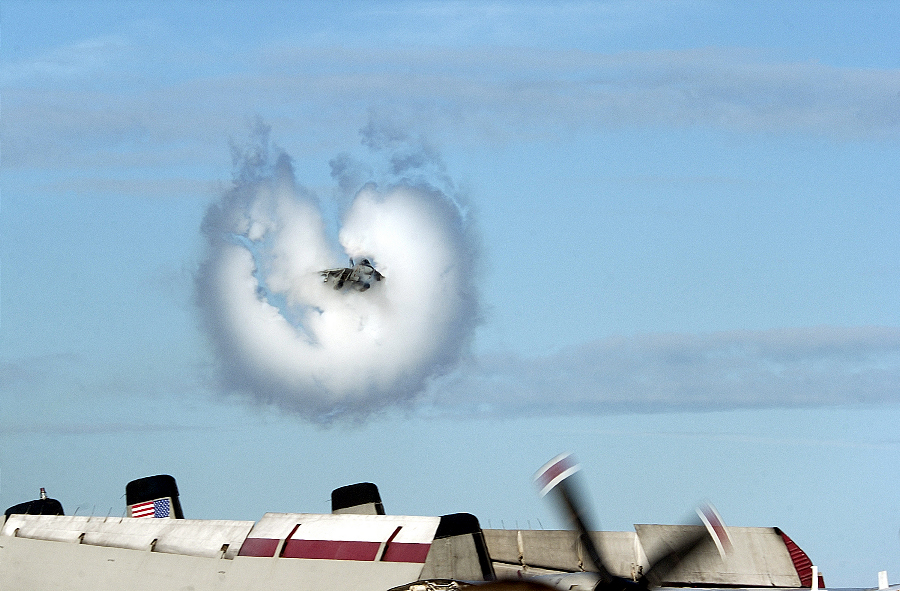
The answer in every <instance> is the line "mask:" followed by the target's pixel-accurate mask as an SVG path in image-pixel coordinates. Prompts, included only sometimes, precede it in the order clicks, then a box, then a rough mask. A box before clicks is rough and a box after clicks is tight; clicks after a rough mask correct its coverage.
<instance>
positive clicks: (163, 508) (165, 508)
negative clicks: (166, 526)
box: [131, 499, 172, 518]
mask: <svg viewBox="0 0 900 591" xmlns="http://www.w3.org/2000/svg"><path fill="white" fill-rule="evenodd" d="M171 510H172V504H171V502H170V501H169V499H156V500H155V501H147V502H144V503H135V504H134V505H132V506H131V516H132V517H157V518H163V517H169V515H170V513H171Z"/></svg>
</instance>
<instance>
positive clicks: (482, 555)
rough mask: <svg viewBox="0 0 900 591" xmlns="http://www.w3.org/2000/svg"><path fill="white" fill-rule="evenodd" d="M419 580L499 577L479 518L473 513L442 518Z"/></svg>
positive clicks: (464, 579) (490, 579)
mask: <svg viewBox="0 0 900 591" xmlns="http://www.w3.org/2000/svg"><path fill="white" fill-rule="evenodd" d="M420 578H422V579H456V580H461V581H493V580H494V579H495V578H496V576H495V574H494V565H493V563H492V562H491V556H490V554H489V553H488V549H487V543H486V542H485V541H484V533H483V532H482V531H481V525H480V524H479V523H478V518H477V517H475V516H474V515H472V514H471V513H453V514H452V515H442V516H441V523H440V525H438V528H437V531H436V532H435V534H434V541H433V542H432V543H431V550H430V551H429V552H428V558H426V560H425V568H424V569H423V570H422V574H421V575H420Z"/></svg>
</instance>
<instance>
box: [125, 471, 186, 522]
mask: <svg viewBox="0 0 900 591" xmlns="http://www.w3.org/2000/svg"><path fill="white" fill-rule="evenodd" d="M125 502H126V503H127V504H128V517H155V518H158V519H184V513H182V511H181V502H180V501H179V500H178V486H177V485H176V484H175V479H174V478H173V477H171V476H169V475H168V474H159V475H157V476H147V477H146V478H139V479H137V480H132V481H131V482H129V483H128V484H127V485H126V486H125Z"/></svg>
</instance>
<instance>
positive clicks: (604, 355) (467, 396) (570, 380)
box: [423, 327, 900, 415]
mask: <svg viewBox="0 0 900 591" xmlns="http://www.w3.org/2000/svg"><path fill="white" fill-rule="evenodd" d="M884 402H900V328H893V327H855V328H842V327H813V328H794V329H775V330H768V331H733V332H720V333H711V334H705V335H688V334H646V335H636V336H632V337H620V338H609V339H605V340H600V341H595V342H591V343H585V344H581V345H577V346H572V347H567V348H565V349H563V350H561V351H559V352H558V353H555V354H552V355H548V356H544V357H539V358H525V357H521V356H518V355H515V354H505V355H504V354H489V355H482V356H480V357H477V358H473V359H470V360H469V362H468V363H467V364H466V365H465V366H464V367H463V368H461V369H460V371H458V372H456V373H454V374H453V375H452V376H448V377H447V378H445V379H443V380H441V381H440V383H439V384H437V385H436V387H435V388H433V389H432V393H431V398H430V403H429V406H428V407H427V408H426V409H425V410H427V412H435V413H438V414H443V413H449V414H457V413H458V414H463V415H466V414H470V413H474V414H488V415H520V414H528V415H532V414H539V413H563V414H565V413H586V414H617V413H623V412H624V413H629V412H667V411H696V410H728V409H736V408H775V407H802V406H825V405H837V404H850V403H884ZM423 408H424V407H423Z"/></svg>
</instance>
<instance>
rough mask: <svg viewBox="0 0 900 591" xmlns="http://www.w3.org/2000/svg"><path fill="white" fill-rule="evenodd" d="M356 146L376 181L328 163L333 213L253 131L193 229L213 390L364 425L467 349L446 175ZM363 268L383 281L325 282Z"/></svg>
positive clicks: (264, 135) (459, 249)
mask: <svg viewBox="0 0 900 591" xmlns="http://www.w3.org/2000/svg"><path fill="white" fill-rule="evenodd" d="M363 135H364V144H366V145H367V146H368V147H369V148H370V149H371V151H372V152H371V153H372V154H373V155H374V156H373V159H375V160H379V159H385V160H386V161H387V162H388V164H387V166H386V167H385V170H386V171H387V173H386V174H384V175H383V176H381V177H379V178H375V177H377V176H378V174H379V173H378V172H377V170H378V166H377V164H376V165H374V166H373V165H370V164H366V163H362V162H359V161H358V160H355V159H354V158H353V157H352V156H349V155H347V154H343V155H341V156H339V157H336V158H335V159H334V160H332V162H331V166H332V171H333V175H332V176H333V177H334V179H335V181H336V187H335V189H334V194H333V195H332V196H329V197H328V198H329V199H331V198H332V197H336V198H337V199H336V200H335V203H327V202H326V203H323V202H320V201H319V198H318V196H316V195H314V194H313V193H311V192H310V191H308V190H306V189H304V188H303V187H302V186H301V185H300V184H299V183H298V182H297V179H296V176H295V171H294V169H293V165H292V162H291V160H290V158H289V157H288V156H287V155H286V154H285V153H283V152H281V151H279V150H277V149H275V148H273V147H272V146H271V145H270V142H269V140H268V131H267V129H265V128H264V127H260V128H259V129H258V130H257V134H256V136H257V137H256V140H255V143H254V145H252V146H251V147H250V148H249V149H246V150H243V151H238V150H236V151H235V171H236V172H235V180H234V183H233V185H232V186H231V187H230V188H229V189H228V190H227V191H225V192H224V194H223V195H222V197H221V199H220V200H218V201H217V202H216V203H214V204H212V205H211V206H210V207H209V209H208V211H207V214H206V216H205V219H204V222H203V228H202V230H203V233H204V235H205V237H206V238H207V244H208V252H207V257H206V259H205V261H204V262H203V263H202V264H201V266H200V269H199V271H198V274H197V276H196V294H197V301H198V304H199V308H200V310H201V312H202V318H203V322H204V326H205V328H206V329H207V331H208V334H209V335H210V338H211V340H212V342H213V344H214V346H215V349H216V351H217V353H218V362H219V369H220V373H219V375H220V379H221V387H222V389H223V390H225V391H228V392H236V393H244V394H248V395H250V396H251V397H252V398H254V399H256V400H258V401H261V402H264V403H270V404H274V405H276V406H278V407H281V408H283V409H287V410H290V411H293V412H296V413H298V414H299V415H301V416H304V417H306V418H309V419H312V420H317V421H327V420H330V419H333V418H341V417H351V418H361V417H365V416H366V415H367V414H369V413H371V412H373V411H375V410H378V409H382V408H385V407H388V406H392V405H395V404H398V403H402V402H405V401H408V400H410V399H412V398H414V397H415V396H416V394H418V393H419V392H420V391H421V390H422V389H423V388H424V387H425V385H426V384H427V382H428V381H429V379H430V378H432V377H434V376H437V375H441V374H443V373H446V372H447V371H448V370H449V369H451V368H452V367H453V366H454V365H455V364H456V362H457V360H458V359H459V357H460V355H461V354H462V352H463V351H464V350H465V349H466V346H467V344H468V343H469V341H470V339H471V337H472V334H473V331H474V329H475V326H476V323H477V321H478V318H479V313H478V298H477V295H476V290H475V277H474V273H475V267H476V262H477V261H476V259H477V256H476V255H477V248H476V244H477V241H476V240H474V232H473V230H472V224H471V220H470V219H469V218H468V216H467V212H466V210H465V209H464V208H463V207H462V206H461V205H460V202H459V196H458V195H456V194H454V193H453V189H452V187H449V188H448V184H447V179H446V177H442V176H440V175H437V176H436V175H434V171H435V170H443V166H442V164H441V163H440V161H439V158H438V156H437V155H436V153H435V152H434V151H433V150H431V149H429V148H427V147H426V146H424V144H422V143H421V142H418V143H417V142H410V141H408V140H407V139H406V137H405V135H403V134H399V136H398V137H392V138H391V139H390V141H388V142H387V143H385V142H376V141H375V140H376V139H377V135H378V133H377V130H376V129H375V128H373V127H372V126H371V125H370V126H369V128H367V129H365V130H363ZM382 135H383V134H382ZM376 144H377V145H376ZM400 160H402V161H404V162H407V163H408V164H407V165H406V166H405V167H401V168H400V169H398V167H397V166H396V162H397V161H400ZM428 177H432V178H428ZM365 181H368V182H365ZM363 182H365V184H362V183H363ZM360 185H361V186H360ZM331 206H334V207H331ZM335 210H337V211H339V214H338V215H339V219H338V220H330V219H329V216H328V214H327V213H326V212H328V211H335ZM331 222H335V223H331ZM335 226H338V230H337V231H334V230H330V228H334V227H335ZM364 257H365V258H368V259H370V260H371V261H372V262H373V263H374V265H375V266H376V268H377V269H378V270H379V271H380V272H381V273H382V274H384V276H385V280H384V281H382V282H380V283H377V284H375V285H374V286H373V287H372V288H371V289H369V290H368V291H365V292H358V291H355V290H352V289H345V290H335V289H333V287H332V284H331V283H325V282H323V279H322V277H321V276H320V273H319V272H320V271H321V270H323V269H327V268H335V267H343V266H346V265H347V263H348V259H350V258H353V259H355V260H357V261H358V260H360V259H362V258H364Z"/></svg>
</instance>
